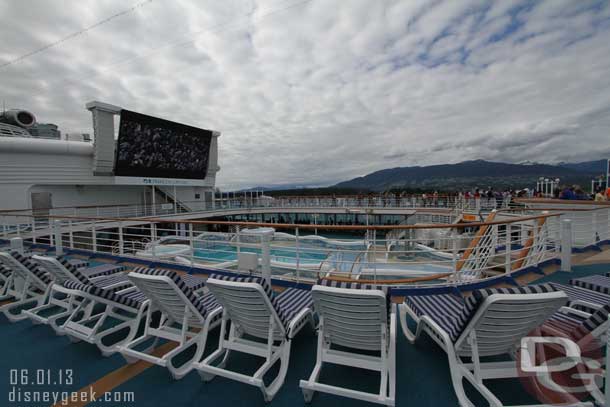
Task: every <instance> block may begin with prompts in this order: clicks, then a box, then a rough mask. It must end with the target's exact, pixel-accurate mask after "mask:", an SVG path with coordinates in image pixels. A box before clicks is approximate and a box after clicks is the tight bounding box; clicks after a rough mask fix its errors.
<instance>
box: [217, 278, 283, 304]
mask: <svg viewBox="0 0 610 407" xmlns="http://www.w3.org/2000/svg"><path fill="white" fill-rule="evenodd" d="M209 278H213V279H215V280H223V281H233V282H236V283H257V284H260V285H261V286H262V287H263V291H265V294H267V296H268V297H269V299H270V300H271V299H273V298H275V291H273V288H272V287H271V286H270V285H269V284H268V283H267V280H265V279H264V278H260V277H255V276H247V277H243V276H231V275H224V274H210V277H209Z"/></svg>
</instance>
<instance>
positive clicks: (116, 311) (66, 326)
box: [59, 267, 203, 356]
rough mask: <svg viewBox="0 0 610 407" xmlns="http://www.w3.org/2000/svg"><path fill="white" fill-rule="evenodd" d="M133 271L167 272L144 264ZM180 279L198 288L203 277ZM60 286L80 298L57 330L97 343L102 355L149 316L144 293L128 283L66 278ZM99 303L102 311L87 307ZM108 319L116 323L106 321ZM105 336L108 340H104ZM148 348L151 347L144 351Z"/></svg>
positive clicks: (127, 339) (135, 331) (126, 338)
mask: <svg viewBox="0 0 610 407" xmlns="http://www.w3.org/2000/svg"><path fill="white" fill-rule="evenodd" d="M134 271H135V272H137V273H147V272H150V273H162V272H167V271H165V270H159V269H148V268H146V267H138V268H136V269H134ZM183 281H187V283H186V284H187V285H189V286H190V287H193V288H194V289H199V288H200V287H201V285H202V284H203V283H202V279H200V278H199V279H197V278H192V277H191V276H188V277H186V278H185V279H184V280H183ZM63 289H64V290H67V291H69V293H70V296H71V297H72V298H78V299H80V300H81V301H80V302H79V304H78V306H77V307H76V308H75V309H74V310H73V312H71V313H70V316H69V317H68V319H67V320H66V321H65V322H63V324H62V325H60V327H59V329H60V331H61V332H62V333H65V334H67V335H69V336H70V337H71V338H72V339H74V340H84V341H85V342H88V343H91V344H94V345H96V346H97V347H98V348H99V349H100V350H101V351H102V354H103V355H104V356H109V355H112V354H113V353H116V352H117V351H119V348H120V347H121V346H123V345H125V344H127V343H129V342H131V341H133V340H134V338H135V337H136V336H137V334H138V330H139V328H140V326H141V322H142V320H143V319H144V317H145V315H146V316H150V314H151V312H152V311H150V308H151V307H150V301H149V299H148V297H147V296H146V294H145V293H144V292H142V291H140V290H139V289H138V287H136V286H134V285H131V284H130V285H129V286H126V287H125V288H122V289H118V290H117V289H107V288H106V289H105V288H102V287H100V286H99V285H96V284H82V283H77V282H75V281H66V282H64V283H63ZM99 306H102V307H103V309H102V310H101V311H98V312H96V313H93V312H91V311H90V310H91V309H93V307H96V308H97V307H99ZM147 311H150V312H147ZM109 321H114V322H118V323H114V324H112V323H111V324H108V323H107V322H109ZM119 331H126V334H125V335H119V334H117V332H119ZM107 338H108V339H110V340H106V339H107ZM150 349H152V347H150V348H148V349H146V350H144V351H143V352H145V351H149V350H150Z"/></svg>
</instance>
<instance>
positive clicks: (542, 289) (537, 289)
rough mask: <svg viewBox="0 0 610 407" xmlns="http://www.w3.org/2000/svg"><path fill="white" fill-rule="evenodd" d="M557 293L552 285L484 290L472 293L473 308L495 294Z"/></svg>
mask: <svg viewBox="0 0 610 407" xmlns="http://www.w3.org/2000/svg"><path fill="white" fill-rule="evenodd" d="M555 291H557V290H556V289H555V288H554V287H553V285H552V284H550V283H546V284H537V285H528V286H524V287H501V288H482V289H480V290H474V291H473V292H472V297H474V299H473V302H472V303H471V306H474V307H476V308H478V305H480V304H481V303H483V301H485V299H486V298H487V297H489V296H491V295H494V294H542V293H551V292H555Z"/></svg>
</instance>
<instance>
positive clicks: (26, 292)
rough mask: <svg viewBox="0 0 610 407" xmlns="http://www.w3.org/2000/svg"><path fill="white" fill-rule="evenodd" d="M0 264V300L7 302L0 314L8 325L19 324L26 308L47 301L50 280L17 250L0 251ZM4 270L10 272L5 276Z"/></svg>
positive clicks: (24, 317) (1, 307)
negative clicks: (1, 269)
mask: <svg viewBox="0 0 610 407" xmlns="http://www.w3.org/2000/svg"><path fill="white" fill-rule="evenodd" d="M0 264H2V265H3V266H4V270H5V273H3V276H5V277H4V283H3V285H2V288H1V289H0V301H11V303H9V304H5V305H3V306H0V312H2V313H3V314H4V315H5V316H6V317H7V318H8V319H9V321H11V322H17V321H22V320H24V319H26V318H27V317H28V316H27V314H25V313H24V311H25V310H27V307H37V306H39V305H41V304H43V303H44V302H45V301H46V300H47V298H48V296H49V293H50V291H51V285H52V279H51V278H50V276H49V275H48V274H47V273H46V272H44V271H43V270H42V269H41V268H40V267H39V266H38V265H37V264H36V263H34V262H32V261H31V260H29V259H27V258H26V257H25V256H23V255H22V254H20V253H18V252H17V251H11V252H3V251H0ZM6 269H9V270H10V272H9V273H7V272H6Z"/></svg>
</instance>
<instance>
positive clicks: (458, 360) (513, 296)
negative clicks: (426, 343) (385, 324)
mask: <svg viewBox="0 0 610 407" xmlns="http://www.w3.org/2000/svg"><path fill="white" fill-rule="evenodd" d="M567 301H568V296H567V294H566V293H564V292H562V291H556V290H555V289H554V288H553V287H552V286H551V285H549V284H543V285H537V286H529V287H516V288H495V289H494V288H490V289H482V290H475V291H474V292H473V294H472V296H471V297H468V298H467V299H466V301H461V298H460V297H458V296H455V295H452V294H439V295H424V296H409V297H406V299H405V302H404V303H403V304H401V305H400V307H399V310H400V322H401V326H402V329H403V332H404V334H405V336H406V337H407V339H408V340H409V342H411V343H414V342H415V341H416V340H417V339H418V338H419V337H420V336H421V334H422V333H424V332H425V333H427V334H428V335H429V336H430V337H431V338H432V339H433V340H434V341H435V342H436V343H437V344H438V345H439V346H440V347H441V348H442V349H443V350H444V351H445V352H446V353H447V357H448V359H449V369H450V373H451V380H452V382H453V389H454V391H455V394H456V396H457V399H458V401H459V405H460V406H468V407H472V406H474V405H475V404H474V403H473V402H472V401H471V400H470V399H469V398H468V396H467V395H466V392H465V390H464V383H463V380H464V379H466V380H467V381H468V382H469V383H470V384H471V385H472V386H473V387H474V388H475V389H476V390H477V391H478V392H479V393H480V394H481V395H482V396H483V397H484V398H485V399H486V401H487V403H488V404H489V405H490V406H503V405H504V404H503V403H502V402H501V401H500V400H499V399H498V398H497V397H496V396H495V395H494V394H493V392H492V391H491V390H490V389H488V388H487V386H485V380H490V379H502V378H517V377H518V371H517V364H516V362H515V361H508V362H482V361H481V359H480V358H481V357H487V356H498V355H507V354H508V355H511V354H512V353H513V352H514V350H515V349H516V348H517V347H518V346H519V345H520V342H521V339H522V338H524V337H526V336H528V333H530V332H531V331H533V330H534V329H536V328H538V327H539V326H540V325H542V323H543V322H544V321H545V320H547V319H548V318H549V317H550V316H551V315H553V314H554V313H555V312H557V310H558V309H559V308H560V307H562V306H564V305H565V304H566V303H567ZM407 316H409V317H410V318H411V319H412V320H413V321H414V322H415V323H416V324H417V330H416V332H415V333H413V332H412V331H411V329H410V328H409V326H408V323H407ZM462 358H470V359H471V363H466V362H465V361H463V360H462Z"/></svg>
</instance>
